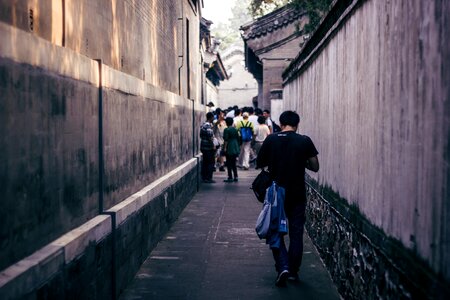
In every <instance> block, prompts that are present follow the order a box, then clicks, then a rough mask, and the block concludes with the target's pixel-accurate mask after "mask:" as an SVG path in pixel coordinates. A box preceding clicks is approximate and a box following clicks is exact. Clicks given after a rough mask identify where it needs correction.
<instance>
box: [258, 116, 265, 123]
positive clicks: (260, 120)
mask: <svg viewBox="0 0 450 300" xmlns="http://www.w3.org/2000/svg"><path fill="white" fill-rule="evenodd" d="M264 123H266V117H264V116H259V117H258V124H264Z"/></svg>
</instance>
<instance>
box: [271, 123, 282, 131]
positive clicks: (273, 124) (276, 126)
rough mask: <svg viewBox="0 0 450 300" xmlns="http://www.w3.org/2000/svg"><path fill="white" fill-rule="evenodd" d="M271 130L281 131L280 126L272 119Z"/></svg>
mask: <svg viewBox="0 0 450 300" xmlns="http://www.w3.org/2000/svg"><path fill="white" fill-rule="evenodd" d="M272 130H273V132H280V131H281V127H280V126H279V125H278V124H277V123H275V122H274V121H272Z"/></svg>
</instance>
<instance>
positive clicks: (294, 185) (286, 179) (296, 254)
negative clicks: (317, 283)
mask: <svg viewBox="0 0 450 300" xmlns="http://www.w3.org/2000/svg"><path fill="white" fill-rule="evenodd" d="M299 122H300V117H299V115H298V114H297V113H296V112H293V111H285V112H283V113H282V114H281V115H280V125H281V132H278V133H274V134H271V135H269V136H268V137H267V138H266V140H265V141H264V143H263V145H262V146H261V150H260V151H259V154H258V158H257V163H256V166H257V168H263V167H266V166H267V167H268V170H269V172H270V175H271V177H272V178H273V180H274V181H275V182H276V183H277V184H278V185H279V186H281V187H283V188H284V189H285V191H286V196H285V201H284V209H285V212H286V217H287V219H288V222H289V250H287V249H286V246H285V244H284V239H281V245H280V247H279V248H272V253H273V257H274V259H275V268H276V271H277V272H278V276H277V280H276V283H275V284H276V285H277V286H284V285H285V284H286V280H287V279H289V280H298V270H299V268H300V265H301V262H302V256H303V231H304V225H305V209H306V189H305V168H307V169H309V170H311V171H314V172H317V171H319V160H318V158H317V154H318V153H319V152H317V149H316V147H315V146H314V144H313V142H312V140H311V139H310V138H309V137H308V136H306V135H300V134H297V133H296V131H297V128H298V124H299Z"/></svg>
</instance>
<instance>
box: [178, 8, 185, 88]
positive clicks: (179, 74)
mask: <svg viewBox="0 0 450 300" xmlns="http://www.w3.org/2000/svg"><path fill="white" fill-rule="evenodd" d="M183 1H184V0H180V7H181V16H180V17H178V21H180V22H181V54H178V58H181V65H180V66H179V67H178V94H179V95H180V96H181V68H183V65H184V3H183Z"/></svg>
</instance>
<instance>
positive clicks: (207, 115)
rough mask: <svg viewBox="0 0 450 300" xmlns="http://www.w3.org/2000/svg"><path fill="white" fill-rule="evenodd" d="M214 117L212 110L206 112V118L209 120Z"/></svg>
mask: <svg viewBox="0 0 450 300" xmlns="http://www.w3.org/2000/svg"><path fill="white" fill-rule="evenodd" d="M211 119H214V114H213V113H212V112H207V113H206V120H211Z"/></svg>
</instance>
